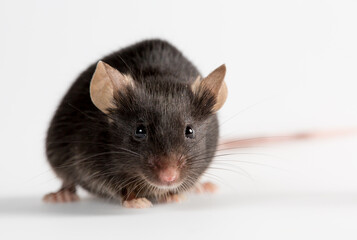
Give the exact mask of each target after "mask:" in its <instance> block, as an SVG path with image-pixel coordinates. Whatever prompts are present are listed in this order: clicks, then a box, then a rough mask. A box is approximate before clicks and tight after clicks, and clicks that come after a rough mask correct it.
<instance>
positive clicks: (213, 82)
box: [90, 62, 227, 192]
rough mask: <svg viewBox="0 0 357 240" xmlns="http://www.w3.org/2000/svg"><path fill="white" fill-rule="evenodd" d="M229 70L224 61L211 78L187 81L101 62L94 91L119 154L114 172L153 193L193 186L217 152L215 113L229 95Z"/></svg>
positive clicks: (93, 82)
mask: <svg viewBox="0 0 357 240" xmlns="http://www.w3.org/2000/svg"><path fill="white" fill-rule="evenodd" d="M225 72H226V68H225V65H222V66H220V67H219V68H217V69H216V70H214V71H213V72H212V73H211V74H209V75H208V76H207V77H206V78H203V79H202V78H201V77H197V79H195V80H194V79H191V80H190V79H187V82H189V83H184V82H183V81H182V80H181V81H180V79H178V77H177V76H173V75H165V76H162V75H158V74H152V73H141V74H140V76H131V75H129V74H123V73H121V72H119V71H118V70H117V69H115V68H113V67H111V66H110V65H108V64H106V63H104V62H99V63H98V64H97V67H96V70H95V73H94V75H93V78H92V81H91V85H90V95H91V99H92V102H93V103H94V105H95V106H96V107H97V108H98V109H99V110H100V111H102V112H103V113H104V114H105V116H106V117H108V119H110V120H109V127H110V131H109V132H110V135H111V144H112V145H113V146H114V149H115V150H117V152H118V154H117V155H115V156H113V158H112V159H110V161H111V163H112V164H110V166H114V167H113V168H115V171H113V169H111V171H110V172H118V173H121V174H126V175H127V176H131V177H134V178H135V179H136V183H137V184H139V185H140V186H141V185H143V186H142V188H143V189H150V190H152V191H153V192H157V191H181V190H185V189H187V188H189V187H191V186H192V185H193V184H194V183H195V182H196V181H197V179H198V178H199V177H200V176H201V175H202V173H203V172H204V171H205V170H206V169H207V167H208V166H209V164H210V162H211V161H212V158H213V156H214V153H215V150H216V145H217V139H218V123H217V117H216V112H217V111H218V110H219V109H220V108H221V107H222V106H223V104H224V102H225V100H226V98H227V87H226V84H225V83H224V76H225ZM134 78H135V80H134ZM108 171H109V170H108ZM134 182H135V181H134ZM145 186H146V188H145ZM138 187H139V186H138Z"/></svg>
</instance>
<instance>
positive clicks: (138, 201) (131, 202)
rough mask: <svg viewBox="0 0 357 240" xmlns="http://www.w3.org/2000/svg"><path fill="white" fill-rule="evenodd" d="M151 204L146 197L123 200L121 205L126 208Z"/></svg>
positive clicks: (145, 206) (148, 206)
mask: <svg viewBox="0 0 357 240" xmlns="http://www.w3.org/2000/svg"><path fill="white" fill-rule="evenodd" d="M152 206H153V205H152V203H151V202H150V201H149V200H147V199H146V198H134V199H131V200H125V201H124V202H123V207H126V208H150V207H152Z"/></svg>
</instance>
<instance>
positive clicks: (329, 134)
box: [218, 128, 357, 150]
mask: <svg viewBox="0 0 357 240" xmlns="http://www.w3.org/2000/svg"><path fill="white" fill-rule="evenodd" d="M355 134H357V128H349V129H339V130H325V131H312V132H300V133H294V134H288V135H275V136H261V137H253V138H241V139H240V138H232V139H222V140H221V141H220V143H219V144H218V150H233V149H237V148H249V147H260V146H266V145H273V144H277V143H288V142H295V141H305V140H312V139H329V138H335V137H342V136H348V135H355Z"/></svg>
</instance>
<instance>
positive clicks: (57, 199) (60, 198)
mask: <svg viewBox="0 0 357 240" xmlns="http://www.w3.org/2000/svg"><path fill="white" fill-rule="evenodd" d="M43 201H44V202H46V203H69V202H76V201H79V197H78V195H77V194H76V193H74V192H71V191H69V190H60V191H58V192H55V193H49V194H46V195H45V196H44V197H43Z"/></svg>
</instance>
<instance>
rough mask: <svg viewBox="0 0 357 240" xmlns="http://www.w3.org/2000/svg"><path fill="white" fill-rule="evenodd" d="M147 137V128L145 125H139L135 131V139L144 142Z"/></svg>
mask: <svg viewBox="0 0 357 240" xmlns="http://www.w3.org/2000/svg"><path fill="white" fill-rule="evenodd" d="M145 137H146V127H145V126H144V125H139V126H138V127H137V128H136V130H135V138H136V139H138V140H143V139H144V138H145Z"/></svg>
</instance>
